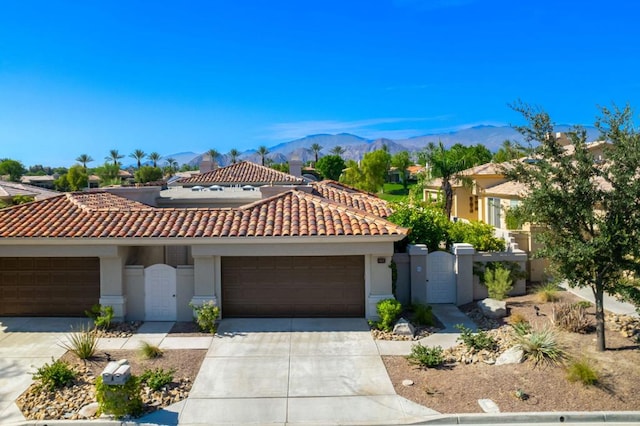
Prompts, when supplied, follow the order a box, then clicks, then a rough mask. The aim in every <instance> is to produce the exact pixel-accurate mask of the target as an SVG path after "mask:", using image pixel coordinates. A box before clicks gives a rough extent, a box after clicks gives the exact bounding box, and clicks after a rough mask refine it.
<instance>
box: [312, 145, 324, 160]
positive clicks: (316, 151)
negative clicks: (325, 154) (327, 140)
mask: <svg viewBox="0 0 640 426" xmlns="http://www.w3.org/2000/svg"><path fill="white" fill-rule="evenodd" d="M320 151H322V146H320V144H317V143H314V144H312V145H311V152H313V156H314V158H315V159H316V161H315V162H314V164H317V163H318V155H319V154H320Z"/></svg>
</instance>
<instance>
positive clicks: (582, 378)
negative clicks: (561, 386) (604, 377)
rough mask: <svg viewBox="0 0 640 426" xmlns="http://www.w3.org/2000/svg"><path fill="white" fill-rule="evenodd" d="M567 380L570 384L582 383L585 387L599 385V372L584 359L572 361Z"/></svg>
mask: <svg viewBox="0 0 640 426" xmlns="http://www.w3.org/2000/svg"><path fill="white" fill-rule="evenodd" d="M567 379H568V380H569V381H570V382H580V383H582V384H583V385H585V386H592V385H595V384H596V383H598V381H599V379H600V378H599V375H598V372H597V371H596V370H595V369H594V368H593V367H592V366H591V363H590V362H589V361H588V360H586V359H582V360H579V361H572V362H571V363H570V364H569V366H568V367H567Z"/></svg>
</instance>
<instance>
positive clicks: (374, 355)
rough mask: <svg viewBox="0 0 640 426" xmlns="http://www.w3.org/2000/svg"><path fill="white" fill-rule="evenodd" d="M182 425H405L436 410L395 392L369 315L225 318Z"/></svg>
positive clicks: (192, 392) (182, 417)
mask: <svg viewBox="0 0 640 426" xmlns="http://www.w3.org/2000/svg"><path fill="white" fill-rule="evenodd" d="M218 335H219V336H218V337H216V338H214V340H213V343H212V344H211V347H210V349H209V351H208V353H207V356H206V358H205V360H204V362H203V364H202V367H201V369H200V372H199V373H198V377H197V379H196V381H195V383H194V385H193V388H192V390H191V392H190V395H189V398H188V399H187V401H186V403H185V405H184V407H183V409H182V411H181V414H180V424H252V423H253V424H290V425H291V424H394V423H395V424H401V423H409V422H415V421H419V420H424V419H425V418H427V417H429V416H433V415H435V414H437V413H436V412H435V411H433V410H429V409H427V408H425V407H422V406H419V405H417V404H414V403H412V402H410V401H408V400H406V399H404V398H402V397H400V396H398V395H396V393H395V391H394V389H393V385H392V383H391V380H390V379H389V376H388V374H387V371H386V369H385V367H384V364H383V362H382V359H381V358H380V354H379V352H378V348H377V346H376V344H375V342H374V341H373V338H372V337H371V333H370V332H369V327H368V326H367V323H366V321H365V320H364V319H305V318H302V319H296V318H294V319H290V318H282V319H226V320H223V321H222V322H221V324H220V327H219V329H218Z"/></svg>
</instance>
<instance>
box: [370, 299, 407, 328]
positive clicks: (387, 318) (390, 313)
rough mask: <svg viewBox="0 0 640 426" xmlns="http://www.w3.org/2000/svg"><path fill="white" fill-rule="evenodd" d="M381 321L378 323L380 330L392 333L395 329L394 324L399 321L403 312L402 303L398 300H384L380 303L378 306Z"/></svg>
mask: <svg viewBox="0 0 640 426" xmlns="http://www.w3.org/2000/svg"><path fill="white" fill-rule="evenodd" d="M376 309H377V311H378V315H379V316H380V321H378V324H377V326H378V328H379V329H381V330H385V331H391V330H392V329H393V323H394V322H395V321H396V319H398V316H400V313H401V312H402V303H400V302H398V301H397V300H396V299H384V300H381V301H379V302H378V304H377V305H376Z"/></svg>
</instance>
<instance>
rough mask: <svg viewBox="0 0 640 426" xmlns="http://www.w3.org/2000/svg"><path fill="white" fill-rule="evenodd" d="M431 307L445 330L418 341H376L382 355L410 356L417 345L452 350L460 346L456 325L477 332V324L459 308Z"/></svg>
mask: <svg viewBox="0 0 640 426" xmlns="http://www.w3.org/2000/svg"><path fill="white" fill-rule="evenodd" d="M431 306H432V308H433V314H434V315H435V316H436V318H438V320H440V322H441V323H442V325H444V329H443V330H441V331H439V332H437V333H435V334H432V335H430V336H427V337H424V338H422V339H420V340H417V341H406V340H401V341H392V340H376V341H375V342H376V345H377V346H378V352H379V353H380V355H409V354H410V353H411V347H412V346H413V345H415V344H417V343H420V344H421V345H422V346H440V347H441V348H442V349H447V348H451V347H453V346H456V345H457V344H458V342H457V339H458V337H460V331H459V330H458V329H457V328H455V325H456V324H462V325H464V326H465V327H467V328H470V329H471V330H474V331H475V330H476V324H475V323H474V322H473V321H471V319H470V318H469V317H468V316H467V315H466V314H464V313H463V312H462V311H461V310H460V309H458V307H457V306H455V305H449V304H441V305H431Z"/></svg>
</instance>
